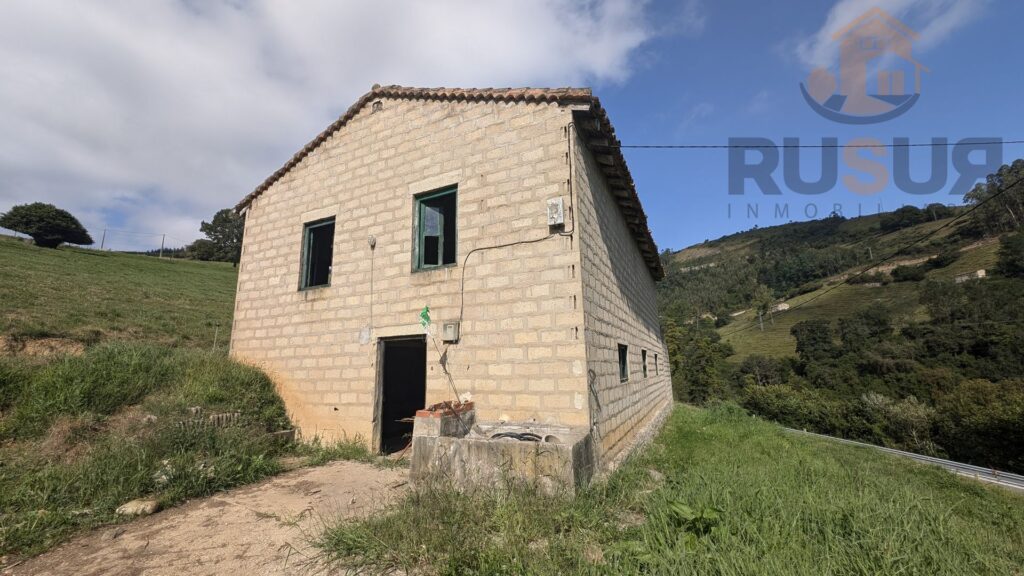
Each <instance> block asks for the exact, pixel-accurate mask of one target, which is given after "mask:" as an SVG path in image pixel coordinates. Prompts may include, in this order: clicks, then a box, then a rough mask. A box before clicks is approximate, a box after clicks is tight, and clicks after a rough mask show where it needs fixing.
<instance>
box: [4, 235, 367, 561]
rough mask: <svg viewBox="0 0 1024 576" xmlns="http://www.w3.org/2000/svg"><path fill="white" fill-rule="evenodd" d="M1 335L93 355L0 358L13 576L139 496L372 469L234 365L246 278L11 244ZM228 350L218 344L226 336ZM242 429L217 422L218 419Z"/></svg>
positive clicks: (359, 449) (191, 266) (166, 499)
mask: <svg viewBox="0 0 1024 576" xmlns="http://www.w3.org/2000/svg"><path fill="white" fill-rule="evenodd" d="M0 266H2V273H0V336H3V337H5V338H15V339H22V340H31V339H33V338H39V337H48V338H54V337H57V338H67V339H71V340H75V341H78V342H81V343H84V344H87V345H88V346H78V347H76V348H74V349H67V350H65V352H61V351H60V350H58V353H56V354H48V355H27V354H23V355H15V356H11V355H6V356H5V355H3V352H4V351H5V350H0V571H2V570H3V568H4V566H5V562H6V563H10V562H15V561H16V560H17V558H19V557H22V556H24V555H32V554H36V553H39V552H42V551H44V550H47V549H48V548H50V547H52V546H54V545H55V544H57V543H59V542H61V541H63V540H65V539H67V538H68V537H70V536H72V535H74V534H75V533H76V532H79V531H81V530H85V529H88V528H92V527H96V526H100V525H104V524H108V523H113V522H119V521H124V520H125V518H124V517H119V516H118V515H116V514H115V510H116V508H117V507H118V506H119V505H121V504H123V503H125V502H127V501H128V500H132V499H135V498H139V497H146V498H150V499H156V500H158V501H159V502H160V504H161V505H162V506H168V505H173V504H175V503H177V502H180V501H181V500H184V499H186V498H192V497H197V496H203V495H207V494H210V493H212V492H216V491H218V490H223V489H226V488H230V487H233V486H239V485H242V484H246V483H250V482H253V481H256V480H258V479H261V478H264V477H266V476H268V475H271V474H275V473H277V472H278V471H280V470H281V465H280V462H279V460H280V458H281V457H283V456H292V457H294V456H298V457H304V463H306V464H310V465H313V464H318V463H323V462H326V461H329V460H334V459H341V458H344V459H365V460H374V461H376V459H375V458H372V457H371V456H370V455H369V453H368V452H367V451H366V449H365V448H364V447H363V446H362V445H358V444H355V443H350V444H338V445H331V446H321V445H319V444H313V445H302V444H296V443H294V442H291V441H284V440H280V439H278V437H276V436H272V435H270V434H269V433H271V432H274V431H278V430H282V429H287V428H291V423H290V422H289V421H288V418H287V416H286V414H285V410H284V405H283V403H282V402H281V399H280V398H279V397H278V396H277V394H276V393H275V391H274V387H273V384H272V383H271V382H270V380H269V379H268V378H267V376H266V375H265V374H263V373H262V372H260V371H259V370H256V369H254V368H251V367H248V366H243V365H241V364H238V363H236V362H233V361H232V360H230V359H229V358H228V357H227V354H226V353H225V351H226V349H227V343H228V341H229V337H230V327H231V315H232V308H233V300H234V292H235V278H236V274H235V270H234V269H233V268H232V267H231V265H230V264H218V263H205V262H188V261H178V260H175V261H172V260H159V259H156V258H152V257H147V256H134V255H127V254H118V253H113V252H99V251H95V250H82V249H76V248H67V247H62V248H60V249H58V250H47V249H42V248H36V247H34V246H30V245H28V244H25V243H23V242H20V241H17V240H14V239H11V238H5V237H0ZM215 331H218V332H219V333H218V334H217V340H218V345H217V346H216V349H214V346H213V343H214V335H215ZM222 413H237V422H236V423H235V424H234V425H230V426H225V427H213V426H209V425H208V424H207V423H208V422H209V420H208V416H210V415H212V414H222Z"/></svg>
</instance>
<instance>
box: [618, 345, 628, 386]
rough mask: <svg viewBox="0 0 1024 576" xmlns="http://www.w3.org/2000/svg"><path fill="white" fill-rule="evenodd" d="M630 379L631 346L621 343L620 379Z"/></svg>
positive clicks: (622, 380)
mask: <svg viewBox="0 0 1024 576" xmlns="http://www.w3.org/2000/svg"><path fill="white" fill-rule="evenodd" d="M626 380H629V346H626V345H625V344H619V381H620V382H625V381H626Z"/></svg>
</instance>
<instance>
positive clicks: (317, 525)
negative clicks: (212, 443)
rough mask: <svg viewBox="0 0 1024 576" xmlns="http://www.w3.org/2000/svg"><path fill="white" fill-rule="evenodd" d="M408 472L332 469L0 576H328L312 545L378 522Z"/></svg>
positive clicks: (77, 545) (90, 538)
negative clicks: (363, 522)
mask: <svg viewBox="0 0 1024 576" xmlns="http://www.w3.org/2000/svg"><path fill="white" fill-rule="evenodd" d="M407 475H408V471H407V470H406V469H404V468H397V469H395V468H386V469H385V468H377V467H375V466H373V465H370V464H364V463H360V462H333V463H331V464H327V465H325V466H321V467H318V468H304V469H301V470H296V471H294V472H289V473H287V474H282V475H281V476H277V477H275V478H272V479H270V480H267V481H265V482H262V483H260V484H254V485H252V486H247V487H243V488H238V489H236V490H231V491H229V492H224V493H222V494H218V495H216V496H211V497H209V498H204V499H200V500H194V501H191V502H188V503H186V504H184V505H182V506H179V507H176V508H171V509H169V510H166V511H164V512H160V513H157V514H154V515H152V516H148V517H145V518H141V519H138V520H135V521H133V522H130V523H127V524H122V525H120V526H109V527H106V528H101V529H97V530H95V531H93V532H91V533H89V534H87V535H84V536H82V537H79V538H76V539H75V540H72V541H71V542H68V543H66V544H64V545H62V546H60V547H59V548H57V549H55V550H52V551H50V552H47V553H45V554H43V555H41V556H38V557H36V558H32V559H30V560H28V561H26V562H24V563H22V564H19V565H17V566H13V567H11V568H8V569H6V570H3V571H2V574H4V575H5V576H6V575H8V574H10V575H27V574H48V575H49V574H54V575H56V574H75V575H78V576H101V575H103V576H108V575H110V576H129V575H130V576H184V575H186V574H188V575H192V574H196V575H210V576H213V575H217V576H222V575H224V574H242V575H244V576H263V575H266V576H269V575H275V576H276V575H299V574H303V575H304V574H330V573H332V572H330V571H328V570H325V568H324V567H323V566H322V565H320V564H319V563H318V562H317V561H316V550H315V549H313V548H311V546H310V540H311V539H312V538H314V537H315V536H316V535H317V534H319V532H320V531H321V530H322V529H323V528H324V527H325V526H327V525H329V524H330V523H331V522H332V521H334V520H337V519H341V518H357V517H363V516H366V515H369V514H372V513H374V512H379V511H380V510H381V509H382V508H384V507H385V506H386V505H387V504H389V503H391V502H393V501H394V500H395V499H396V498H397V497H399V496H401V495H402V494H403V493H404V492H405V490H406V486H407V485H406V479H407Z"/></svg>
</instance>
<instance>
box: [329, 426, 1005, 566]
mask: <svg viewBox="0 0 1024 576" xmlns="http://www.w3.org/2000/svg"><path fill="white" fill-rule="evenodd" d="M1022 527H1024V498H1021V497H1019V496H1016V495H1013V494H1009V493H1004V492H1001V491H999V490H998V489H993V488H988V487H984V486H982V485H979V484H975V483H971V482H970V481H966V480H961V479H957V478H956V477H954V476H952V475H951V474H949V473H948V472H945V471H943V470H939V469H936V468H928V467H923V466H920V465H917V464H914V463H912V462H908V461H903V460H897V459H894V458H893V457H890V456H887V455H884V454H878V453H876V452H873V451H870V450H868V449H863V448H856V447H849V446H843V445H835V444H831V443H827V442H825V441H821V440H817V439H810V438H804V437H794V436H789V435H786V434H785V433H784V432H783V431H782V430H781V429H780V428H779V427H777V426H775V425H772V424H769V423H765V422H763V421H760V420H757V419H755V418H752V417H749V416H747V415H746V414H744V413H743V412H742V411H741V410H739V409H738V408H736V407H730V406H725V407H719V408H716V409H713V410H710V411H701V410H696V409H691V408H687V407H680V408H678V409H677V410H676V411H675V413H674V414H673V416H672V418H671V419H670V421H669V423H668V425H667V426H666V428H665V430H664V431H663V432H662V433H661V435H660V436H659V437H658V439H657V440H656V442H655V443H654V444H653V445H652V446H651V447H650V448H649V449H647V450H646V451H645V452H644V453H643V454H641V455H639V456H638V457H636V458H634V459H633V460H631V461H630V462H628V463H627V464H626V465H625V466H624V467H623V468H621V469H620V470H619V471H617V472H616V473H615V474H613V475H612V476H611V478H609V479H608V480H607V481H606V482H604V483H601V484H597V485H595V486H593V487H592V488H590V489H588V490H585V491H583V492H582V493H581V494H579V495H578V496H577V497H576V498H570V497H567V496H561V497H559V496H543V495H540V494H537V493H536V492H534V491H531V490H529V489H527V488H522V487H511V488H510V489H507V490H500V491H493V490H488V491H480V492H470V493H466V494H459V493H457V492H454V491H452V490H450V489H446V488H444V487H427V488H424V489H421V490H418V491H416V492H414V493H413V494H412V495H410V496H409V498H408V499H407V500H406V501H404V502H402V503H401V504H400V505H399V506H398V507H397V508H395V509H394V510H393V511H392V512H391V513H390V514H389V515H385V516H379V517H376V518H370V519H367V520H364V521H360V522H354V523H350V522H345V523H341V524H338V525H336V526H334V527H332V528H330V529H329V530H327V531H326V532H325V533H324V535H323V536H322V538H321V539H320V540H319V542H318V545H319V546H320V547H321V549H322V550H323V554H324V558H325V560H326V561H328V562H331V563H335V564H341V565H345V566H347V567H349V568H353V569H355V570H357V571H358V570H362V571H368V572H383V571H388V570H393V569H397V570H402V571H405V572H414V573H420V572H426V573H431V572H436V573H440V574H636V573H644V574H721V575H734V574H735V575H739V574H807V575H816V576H817V575H822V574H851V575H852V574H864V575H868V574H922V575H925V574H927V575H929V576H932V575H942V574H948V575H951V576H952V575H962V574H1019V573H1020V572H1021V571H1022V570H1024V528H1022Z"/></svg>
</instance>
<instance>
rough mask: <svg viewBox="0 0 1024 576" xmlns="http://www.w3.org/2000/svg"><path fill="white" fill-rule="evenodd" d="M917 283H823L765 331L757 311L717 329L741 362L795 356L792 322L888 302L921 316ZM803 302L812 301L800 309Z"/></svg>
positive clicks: (845, 313) (846, 313)
mask: <svg viewBox="0 0 1024 576" xmlns="http://www.w3.org/2000/svg"><path fill="white" fill-rule="evenodd" d="M917 289H918V286H917V284H916V283H912V282H902V283H890V284H887V285H885V286H865V285H863V284H843V285H839V286H834V285H830V286H824V287H822V288H819V289H818V290H815V291H814V292H808V293H807V294H802V295H800V296H797V297H795V298H791V299H790V300H787V301H786V302H787V303H788V304H789V305H790V306H792V307H794V308H793V309H791V310H785V311H783V312H777V313H775V321H774V324H773V323H772V321H771V320H770V319H768V318H765V320H764V331H762V330H761V329H760V327H759V326H758V321H757V312H755V311H753V310H748V311H746V312H744V313H743V314H741V315H740V316H737V317H736V318H734V319H733V321H732V322H731V323H729V324H727V325H726V326H723V327H722V328H719V329H718V333H719V334H722V335H724V338H723V340H724V341H725V342H728V343H730V344H732V346H733V349H734V351H735V353H734V355H733V356H731V357H730V358H729V360H730V361H740V360H742V359H743V358H746V357H747V356H749V355H751V354H760V355H763V356H779V357H781V356H795V355H796V339H795V338H793V336H792V335H790V333H789V331H790V329H791V328H792V327H793V325H795V324H797V323H799V322H802V321H804V320H817V319H822V318H823V319H829V320H835V319H836V318H842V317H844V316H849V315H851V314H853V313H854V312H856V311H857V310H859V309H861V308H866V307H868V306H878V305H885V306H889V307H891V308H892V309H893V310H896V311H897V312H902V313H905V314H911V315H913V316H912V318H919V317H920V311H919V310H918V305H917ZM802 302H809V303H808V304H806V305H802V306H800V307H799V308H796V306H798V305H800V304H801V303H802Z"/></svg>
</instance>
